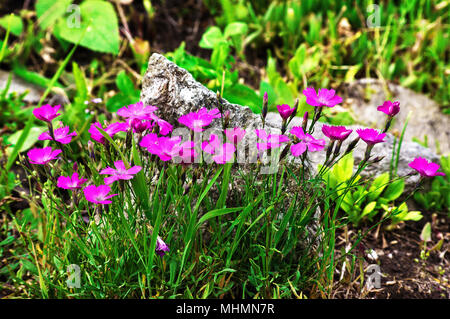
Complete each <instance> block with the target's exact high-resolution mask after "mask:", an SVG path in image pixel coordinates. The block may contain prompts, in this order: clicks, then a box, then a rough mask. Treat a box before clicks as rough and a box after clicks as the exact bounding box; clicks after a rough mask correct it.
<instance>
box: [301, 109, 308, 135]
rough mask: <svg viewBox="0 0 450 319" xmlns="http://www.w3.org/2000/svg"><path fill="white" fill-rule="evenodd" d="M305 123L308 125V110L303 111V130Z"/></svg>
mask: <svg viewBox="0 0 450 319" xmlns="http://www.w3.org/2000/svg"><path fill="white" fill-rule="evenodd" d="M307 125H308V112H305V114H303V122H302V128H303V132H306V126H307Z"/></svg>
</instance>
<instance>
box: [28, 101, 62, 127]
mask: <svg viewBox="0 0 450 319" xmlns="http://www.w3.org/2000/svg"><path fill="white" fill-rule="evenodd" d="M60 108H61V105H56V106H51V105H49V104H45V105H42V106H41V107H38V108H35V109H34V110H33V114H34V116H36V118H37V119H39V120H41V121H45V122H48V123H51V121H52V120H53V119H54V118H56V117H58V116H60V115H61V113H58V110H59V109H60Z"/></svg>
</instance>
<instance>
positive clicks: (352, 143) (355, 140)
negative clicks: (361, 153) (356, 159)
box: [345, 137, 359, 154]
mask: <svg viewBox="0 0 450 319" xmlns="http://www.w3.org/2000/svg"><path fill="white" fill-rule="evenodd" d="M358 142H359V137H357V138H355V139H354V140H353V141H351V142H350V144H349V145H348V147H347V149H346V150H345V154H348V153H350V152H351V151H353V149H354V148H355V146H356V144H358Z"/></svg>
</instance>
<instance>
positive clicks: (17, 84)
mask: <svg viewBox="0 0 450 319" xmlns="http://www.w3.org/2000/svg"><path fill="white" fill-rule="evenodd" d="M9 75H10V72H6V71H3V70H0V91H3V90H4V89H5V87H6V85H7V83H8V77H9ZM25 91H28V94H27V95H25V98H24V101H25V102H28V103H36V102H38V101H39V99H40V98H41V96H42V94H43V93H44V89H43V88H41V87H40V86H37V85H35V84H31V83H29V82H27V81H25V80H23V79H21V78H19V77H18V76H15V75H13V76H12V78H11V84H10V87H9V90H8V93H11V92H17V93H18V94H22V93H23V92H25Z"/></svg>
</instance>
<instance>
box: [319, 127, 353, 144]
mask: <svg viewBox="0 0 450 319" xmlns="http://www.w3.org/2000/svg"><path fill="white" fill-rule="evenodd" d="M352 132H353V130H348V129H346V128H345V127H344V126H330V125H323V126H322V133H323V134H324V135H325V136H326V137H328V138H329V139H330V140H332V141H344V140H345V139H346V138H347V137H348V136H349V135H350V134H352Z"/></svg>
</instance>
